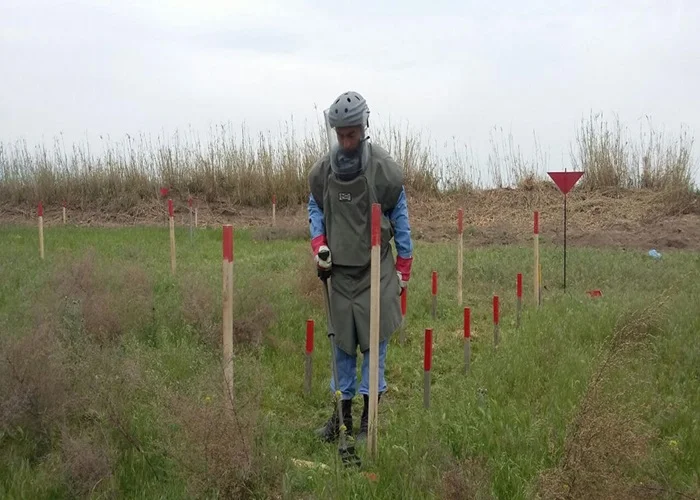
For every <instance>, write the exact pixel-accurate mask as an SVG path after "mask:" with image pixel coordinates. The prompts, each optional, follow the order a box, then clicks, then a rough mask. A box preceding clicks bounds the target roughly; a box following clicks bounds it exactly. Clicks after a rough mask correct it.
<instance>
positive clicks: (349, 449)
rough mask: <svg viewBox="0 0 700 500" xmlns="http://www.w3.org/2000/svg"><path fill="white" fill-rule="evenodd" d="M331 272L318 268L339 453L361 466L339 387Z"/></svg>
mask: <svg viewBox="0 0 700 500" xmlns="http://www.w3.org/2000/svg"><path fill="white" fill-rule="evenodd" d="M328 253H329V252H328V251H326V250H323V251H321V252H319V254H318V256H319V257H320V258H321V259H322V260H325V259H327V258H328ZM330 275H331V272H330V271H329V270H323V269H318V277H319V278H321V281H322V282H323V295H324V298H325V304H326V318H327V320H326V322H327V325H328V340H329V342H330V346H331V370H332V372H333V382H334V385H335V394H334V397H335V404H336V406H337V408H338V419H339V420H338V426H339V428H340V439H339V442H338V453H339V454H340V459H341V461H342V462H343V465H345V466H350V465H356V466H358V467H360V466H361V464H362V462H361V460H360V457H359V456H358V455H357V454H356V453H355V446H354V445H353V444H348V442H347V436H346V434H345V433H346V428H345V419H344V418H343V404H342V401H341V400H342V398H341V392H340V389H338V366H337V364H336V359H335V342H334V340H333V339H334V337H335V328H334V327H333V320H332V317H331V303H330V295H329V293H328V278H330Z"/></svg>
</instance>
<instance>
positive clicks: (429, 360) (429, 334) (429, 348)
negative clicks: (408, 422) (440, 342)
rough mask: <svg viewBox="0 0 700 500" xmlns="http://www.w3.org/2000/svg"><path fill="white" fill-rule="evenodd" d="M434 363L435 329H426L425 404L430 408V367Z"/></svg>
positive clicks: (424, 352) (424, 351)
mask: <svg viewBox="0 0 700 500" xmlns="http://www.w3.org/2000/svg"><path fill="white" fill-rule="evenodd" d="M432 365H433V329H432V328H426V329H425V346H424V348H423V406H424V407H425V408H430V369H431V368H432Z"/></svg>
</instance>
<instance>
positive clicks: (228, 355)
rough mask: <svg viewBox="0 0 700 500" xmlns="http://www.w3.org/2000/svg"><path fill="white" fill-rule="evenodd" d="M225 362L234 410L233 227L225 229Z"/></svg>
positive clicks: (229, 406)
mask: <svg viewBox="0 0 700 500" xmlns="http://www.w3.org/2000/svg"><path fill="white" fill-rule="evenodd" d="M222 266H223V267H222V278H223V349H224V353H223V361H224V382H225V384H226V395H227V396H228V403H227V406H228V408H229V409H230V410H233V226H231V224H226V225H224V227H223V262H222Z"/></svg>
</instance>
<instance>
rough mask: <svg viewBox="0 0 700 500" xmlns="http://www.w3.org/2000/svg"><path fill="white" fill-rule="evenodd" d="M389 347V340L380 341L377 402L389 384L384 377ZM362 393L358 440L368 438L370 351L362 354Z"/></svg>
mask: <svg viewBox="0 0 700 500" xmlns="http://www.w3.org/2000/svg"><path fill="white" fill-rule="evenodd" d="M388 347H389V341H388V340H385V341H384V342H380V343H379V366H378V370H377V375H378V377H377V378H378V379H379V391H378V395H377V403H379V400H380V399H381V397H382V393H384V392H386V388H387V384H386V380H385V379H384V366H385V364H386V350H387V348H388ZM360 394H362V399H363V401H364V407H363V408H362V417H361V418H360V433H359V434H358V435H357V440H358V441H362V440H364V439H367V426H368V418H369V351H367V352H366V353H364V354H363V355H362V381H361V382H360Z"/></svg>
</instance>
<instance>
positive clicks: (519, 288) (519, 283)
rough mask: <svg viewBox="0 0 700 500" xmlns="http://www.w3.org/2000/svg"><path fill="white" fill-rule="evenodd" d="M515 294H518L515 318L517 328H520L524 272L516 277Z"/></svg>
mask: <svg viewBox="0 0 700 500" xmlns="http://www.w3.org/2000/svg"><path fill="white" fill-rule="evenodd" d="M515 294H516V296H517V304H516V308H517V311H516V319H515V326H516V328H520V315H521V314H522V309H523V275H522V273H518V277H517V279H516V283H515Z"/></svg>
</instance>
